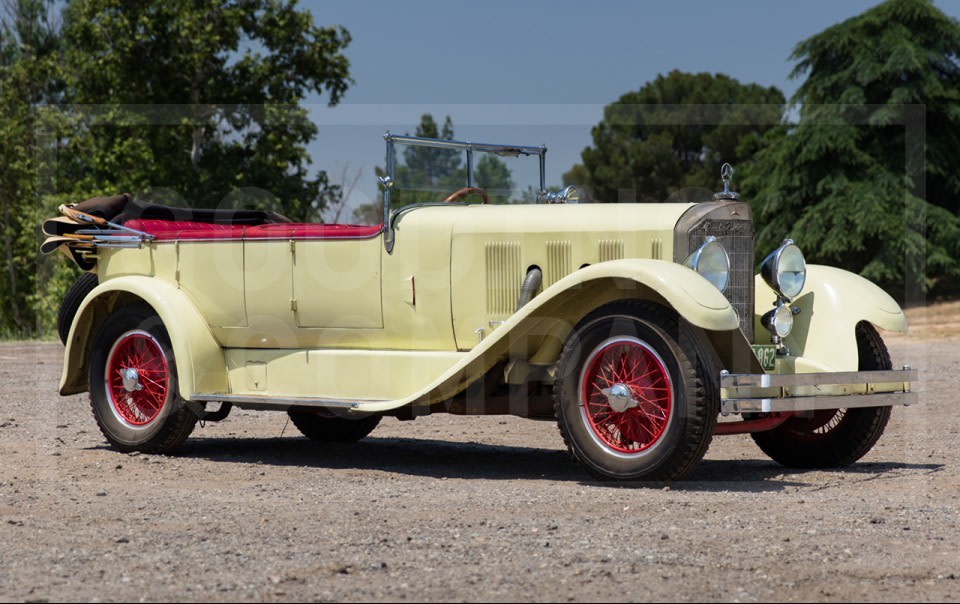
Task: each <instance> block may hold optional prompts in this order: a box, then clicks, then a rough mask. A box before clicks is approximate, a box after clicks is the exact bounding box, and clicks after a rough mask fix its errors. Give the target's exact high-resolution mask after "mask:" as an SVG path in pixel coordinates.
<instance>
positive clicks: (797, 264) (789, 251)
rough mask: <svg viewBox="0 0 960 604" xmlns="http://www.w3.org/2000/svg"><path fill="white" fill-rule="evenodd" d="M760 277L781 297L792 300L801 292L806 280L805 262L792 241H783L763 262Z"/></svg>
mask: <svg viewBox="0 0 960 604" xmlns="http://www.w3.org/2000/svg"><path fill="white" fill-rule="evenodd" d="M760 276H762V277H763V280H764V281H766V282H767V285H769V286H770V287H772V288H773V290H774V291H775V292H777V293H778V294H780V296H781V297H784V298H787V299H788V300H792V299H794V298H796V297H797V296H799V295H800V292H801V291H803V284H804V283H805V282H806V280H807V262H806V260H804V259H803V252H801V251H800V248H798V247H797V246H796V245H794V243H793V240H792V239H784V241H783V244H782V245H781V246H780V247H778V248H777V249H776V250H774V251H773V253H772V254H770V255H769V256H767V257H766V258H765V259H764V260H763V264H761V265H760Z"/></svg>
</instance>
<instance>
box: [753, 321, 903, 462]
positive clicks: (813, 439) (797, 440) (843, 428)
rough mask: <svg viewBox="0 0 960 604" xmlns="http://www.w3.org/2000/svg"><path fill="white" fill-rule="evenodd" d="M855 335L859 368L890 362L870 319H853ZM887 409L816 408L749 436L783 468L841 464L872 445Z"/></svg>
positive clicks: (875, 367) (886, 417)
mask: <svg viewBox="0 0 960 604" xmlns="http://www.w3.org/2000/svg"><path fill="white" fill-rule="evenodd" d="M856 337H857V349H858V354H859V368H860V371H870V370H883V369H892V368H893V363H892V362H891V361H890V353H889V352H888V351H887V347H886V345H884V343H883V339H882V338H881V337H880V334H878V333H877V330H876V328H874V326H873V325H871V324H869V323H860V324H858V325H857V328H856ZM890 411H891V408H890V407H865V408H859V409H830V410H828V411H816V412H814V413H813V414H812V415H811V416H808V417H794V418H790V419H789V420H787V421H786V422H784V423H783V424H781V425H780V426H778V427H776V428H774V429H773V430H769V431H767V432H757V433H755V434H753V435H752V436H753V440H754V442H756V443H757V446H759V447H760V449H761V450H762V451H763V452H764V453H766V454H767V455H769V456H770V458H771V459H773V460H774V461H776V462H777V463H780V464H782V465H784V466H787V467H789V468H821V469H822V468H841V467H845V466H849V465H851V464H852V463H854V462H856V461H857V460H858V459H860V458H861V457H863V456H864V455H866V454H867V452H869V451H870V449H872V448H873V445H875V444H876V443H877V440H879V438H880V436H881V435H882V434H883V431H884V429H885V428H886V427H887V422H889V421H890Z"/></svg>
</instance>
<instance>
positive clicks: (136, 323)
mask: <svg viewBox="0 0 960 604" xmlns="http://www.w3.org/2000/svg"><path fill="white" fill-rule="evenodd" d="M88 379H89V384H90V407H91V408H92V409H93V415H94V417H95V418H96V420H97V425H98V426H99V427H100V431H101V432H102V433H103V435H104V436H105V437H106V439H107V441H109V442H110V444H111V445H112V446H113V447H114V448H116V449H119V450H120V451H124V452H132V451H141V452H144V453H167V452H169V451H172V450H173V449H175V448H176V447H178V446H180V445H181V444H182V443H183V441H184V440H186V439H187V437H188V436H189V435H190V433H191V432H192V431H193V428H194V426H195V425H196V423H197V416H196V415H194V414H193V412H191V411H190V410H189V409H188V408H187V407H186V406H184V403H183V399H181V398H180V396H179V394H178V393H177V369H176V365H175V363H174V358H173V349H172V347H171V346H170V338H169V336H168V335H167V330H166V329H164V327H163V323H162V322H161V321H160V317H158V316H157V314H156V313H155V312H154V310H153V309H152V308H151V307H150V306H148V305H147V304H133V305H130V306H124V307H121V308H119V309H117V310H116V311H114V312H113V313H112V314H111V315H110V316H109V317H107V319H106V321H104V323H103V327H102V328H101V329H100V333H99V334H97V337H96V340H94V344H93V350H92V352H91V357H90V373H89V376H88Z"/></svg>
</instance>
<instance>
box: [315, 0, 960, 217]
mask: <svg viewBox="0 0 960 604" xmlns="http://www.w3.org/2000/svg"><path fill="white" fill-rule="evenodd" d="M303 4H304V6H306V7H308V8H309V9H310V10H311V11H312V12H313V14H314V17H315V21H316V22H317V23H318V24H321V25H334V24H337V25H343V26H344V27H346V28H347V30H348V31H349V32H350V34H351V36H352V37H353V41H352V43H351V44H350V46H349V47H348V48H347V50H346V54H347V57H348V58H349V60H350V63H351V75H352V77H353V78H354V80H355V81H356V83H355V84H354V85H353V86H352V87H351V88H350V89H349V90H348V91H347V94H346V95H345V96H344V98H343V100H342V102H341V104H340V105H338V106H336V107H333V108H327V107H326V105H325V103H326V99H324V98H322V97H316V98H313V99H311V101H312V102H314V103H316V105H314V106H313V110H312V116H313V118H314V120H315V121H316V122H317V124H318V126H319V128H320V136H319V137H318V140H317V141H316V143H314V144H313V145H312V146H311V148H310V153H311V156H312V158H313V161H314V165H315V166H316V167H318V168H323V169H326V170H328V172H330V173H331V175H335V174H337V173H339V172H340V171H342V169H343V167H344V166H345V165H347V164H349V166H350V168H352V169H354V170H355V169H362V170H363V173H362V175H361V180H360V184H359V185H358V187H357V192H356V194H355V196H354V199H353V200H352V203H353V204H356V203H362V202H364V201H366V200H368V199H371V198H372V197H373V196H375V195H376V184H375V182H376V179H375V177H374V174H373V166H374V165H382V164H383V148H384V146H383V139H382V138H381V135H382V134H383V132H384V131H385V130H387V129H389V130H391V131H392V132H395V133H403V132H412V131H413V130H414V128H415V127H416V124H417V123H418V122H419V120H420V115H421V114H422V113H426V112H429V113H433V114H434V116H435V117H436V118H438V120H440V119H442V118H443V116H445V115H447V114H449V115H450V116H451V117H452V119H453V122H454V128H455V131H456V135H457V138H459V139H464V140H473V141H479V142H497V143H499V142H503V143H508V144H529V145H539V144H546V145H547V147H548V149H549V151H548V154H547V182H548V184H559V182H560V175H561V174H562V173H563V172H564V171H566V170H568V169H569V168H570V166H571V165H573V164H574V163H576V162H577V161H579V157H580V151H581V150H582V149H583V147H585V146H587V145H589V144H590V142H591V139H590V128H591V127H592V126H593V125H594V124H596V122H597V121H598V120H599V119H600V117H601V115H602V110H603V107H604V105H606V104H608V103H610V102H612V101H614V100H616V99H617V98H619V97H620V96H621V95H622V94H624V93H625V92H628V91H631V90H637V89H639V88H640V87H641V86H642V85H643V84H644V83H645V82H648V81H650V80H652V79H653V78H655V77H656V76H657V74H661V73H667V72H669V71H670V70H672V69H679V70H681V71H689V72H700V71H706V72H711V73H718V72H719V73H724V74H727V75H729V76H732V77H734V78H736V79H738V80H740V81H741V82H745V83H746V82H755V83H758V84H761V85H763V86H776V87H778V88H780V89H781V90H782V91H783V92H784V93H785V94H786V95H787V96H788V97H789V96H790V95H791V94H793V92H794V91H795V90H796V87H797V86H798V84H799V82H798V81H796V80H790V79H788V76H789V74H790V71H791V70H792V68H793V63H792V62H791V61H790V60H789V57H790V54H791V52H792V50H793V47H794V46H795V45H796V44H797V42H799V41H801V40H803V39H804V38H807V37H809V36H811V35H813V34H816V33H818V32H820V31H822V30H823V29H825V28H827V27H829V26H830V25H832V24H834V23H838V22H840V21H843V20H844V19H847V18H849V17H852V16H855V15H857V14H859V13H861V12H863V11H864V10H867V9H868V8H870V7H871V6H874V5H876V4H878V2H876V1H863V0H845V1H843V2H836V1H827V0H811V1H808V2H804V3H800V2H773V1H770V0H766V1H760V0H737V1H734V2H715V1H712V2H711V1H693V0H681V1H670V2H666V1H658V2H652V1H636V0H635V1H632V2H628V1H619V0H618V1H614V0H606V1H603V0H599V1H595V2H590V3H587V2H582V1H581V2H572V1H567V0H561V1H551V2H547V1H544V0H535V1H517V0H514V1H511V2H507V1H502V0H486V1H484V2H476V1H474V2H460V1H446V2H427V1H417V2H414V1H405V2H398V1H380V0H362V1H358V0H326V1H323V2H309V1H304V2H303ZM936 4H937V6H938V7H939V8H940V9H941V10H943V11H944V12H946V13H947V14H949V15H951V16H952V17H954V18H960V2H944V1H942V0H941V1H940V2H937V3H936Z"/></svg>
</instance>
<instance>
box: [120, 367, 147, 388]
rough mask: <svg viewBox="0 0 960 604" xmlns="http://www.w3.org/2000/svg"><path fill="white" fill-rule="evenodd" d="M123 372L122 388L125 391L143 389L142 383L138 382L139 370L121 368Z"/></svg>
mask: <svg viewBox="0 0 960 604" xmlns="http://www.w3.org/2000/svg"><path fill="white" fill-rule="evenodd" d="M121 373H122V374H123V389H124V390H126V391H127V392H136V391H137V390H143V384H141V383H140V372H138V371H137V370H136V369H133V368H129V369H123V370H122V371H121Z"/></svg>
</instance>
